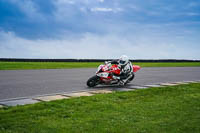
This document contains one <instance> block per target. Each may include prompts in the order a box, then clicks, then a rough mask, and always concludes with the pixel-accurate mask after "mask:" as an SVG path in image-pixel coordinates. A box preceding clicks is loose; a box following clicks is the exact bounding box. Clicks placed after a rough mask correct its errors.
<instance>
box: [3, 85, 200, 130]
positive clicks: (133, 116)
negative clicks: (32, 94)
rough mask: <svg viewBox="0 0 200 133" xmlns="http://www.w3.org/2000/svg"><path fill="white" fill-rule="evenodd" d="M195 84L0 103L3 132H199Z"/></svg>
mask: <svg viewBox="0 0 200 133" xmlns="http://www.w3.org/2000/svg"><path fill="white" fill-rule="evenodd" d="M199 114H200V84H189V85H180V86H173V87H165V88H151V89H146V90H136V91H132V92H116V93H112V94H98V95H95V96H91V97H81V98H72V99H65V100H58V101H52V102H43V103H37V104H34V105H26V106H17V107H9V108H3V109H0V132H2V133H65V132H66V133H69V132H73V133H81V132H83V133H85V132H87V133H90V132H91V133H129V132H130V133H137V132H138V133H172V132H173V133H188V132H189V133H199V132H200V126H199V125H200V115H199Z"/></svg>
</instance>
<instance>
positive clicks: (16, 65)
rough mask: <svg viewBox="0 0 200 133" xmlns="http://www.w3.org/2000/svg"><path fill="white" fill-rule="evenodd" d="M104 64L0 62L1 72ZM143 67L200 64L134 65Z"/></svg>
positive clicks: (193, 65)
mask: <svg viewBox="0 0 200 133" xmlns="http://www.w3.org/2000/svg"><path fill="white" fill-rule="evenodd" d="M102 63H103V62H0V70H23V69H67V68H97V67H98V65H100V64H102ZM133 64H135V65H140V66H141V67H200V62H181V63H176V62H173V63H172V62H171V63H152V62H151V63H150V62H146V63H140V62H139V63H134V62H133Z"/></svg>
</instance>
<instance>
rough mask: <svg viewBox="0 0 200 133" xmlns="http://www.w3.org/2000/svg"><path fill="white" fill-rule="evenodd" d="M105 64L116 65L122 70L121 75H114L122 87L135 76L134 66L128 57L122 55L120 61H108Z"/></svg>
mask: <svg viewBox="0 0 200 133" xmlns="http://www.w3.org/2000/svg"><path fill="white" fill-rule="evenodd" d="M105 64H116V65H118V67H119V68H120V70H121V72H120V75H113V78H114V79H117V80H119V81H120V82H119V83H120V85H124V84H126V83H127V81H128V80H129V79H130V78H131V77H132V76H133V66H132V63H131V62H130V61H129V58H128V56H126V55H122V56H121V57H120V58H119V59H118V60H113V61H106V62H105Z"/></svg>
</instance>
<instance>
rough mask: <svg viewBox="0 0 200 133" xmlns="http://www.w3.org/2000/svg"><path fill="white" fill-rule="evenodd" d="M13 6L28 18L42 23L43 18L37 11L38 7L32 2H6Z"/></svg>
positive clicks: (17, 0)
mask: <svg viewBox="0 0 200 133" xmlns="http://www.w3.org/2000/svg"><path fill="white" fill-rule="evenodd" d="M8 2H11V3H13V4H15V5H16V6H17V7H18V8H19V9H20V10H21V11H22V12H23V13H24V14H25V15H26V16H27V17H28V18H30V19H32V20H34V19H35V20H36V21H44V20H45V19H44V18H45V17H44V16H43V15H42V14H41V13H40V12H39V11H38V6H37V4H36V3H35V2H33V1H32V0H8Z"/></svg>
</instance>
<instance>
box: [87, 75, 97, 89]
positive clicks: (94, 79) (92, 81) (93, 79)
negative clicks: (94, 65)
mask: <svg viewBox="0 0 200 133" xmlns="http://www.w3.org/2000/svg"><path fill="white" fill-rule="evenodd" d="M98 81H99V77H98V76H96V75H95V76H93V77H91V78H89V79H88V81H87V86H88V87H94V86H96V85H97V84H98Z"/></svg>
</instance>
